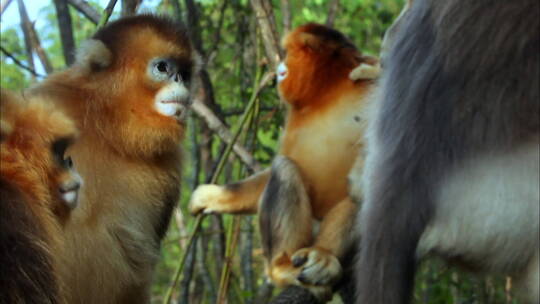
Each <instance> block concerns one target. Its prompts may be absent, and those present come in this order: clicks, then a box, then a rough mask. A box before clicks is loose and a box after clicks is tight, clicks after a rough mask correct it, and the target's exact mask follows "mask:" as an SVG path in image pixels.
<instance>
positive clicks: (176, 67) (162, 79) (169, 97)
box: [147, 58, 191, 121]
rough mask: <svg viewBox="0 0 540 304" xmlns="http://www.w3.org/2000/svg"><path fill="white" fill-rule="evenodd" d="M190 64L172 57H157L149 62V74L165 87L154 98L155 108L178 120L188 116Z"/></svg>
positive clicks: (164, 114) (162, 113)
mask: <svg viewBox="0 0 540 304" xmlns="http://www.w3.org/2000/svg"><path fill="white" fill-rule="evenodd" d="M190 72H191V71H190V67H189V66H182V65H181V63H180V62H178V61H175V60H174V59H171V58H155V59H153V60H151V61H150V62H149V64H148V69H147V74H148V76H149V78H150V79H152V80H153V81H155V82H157V83H163V87H162V88H161V89H160V90H159V91H158V92H157V94H156V96H155V98H154V109H155V110H156V111H157V112H158V113H160V114H161V115H163V116H166V117H172V118H174V119H176V120H178V121H184V119H185V118H186V116H187V115H186V113H187V107H188V106H189V89H188V88H189V80H190V78H191V73H190Z"/></svg>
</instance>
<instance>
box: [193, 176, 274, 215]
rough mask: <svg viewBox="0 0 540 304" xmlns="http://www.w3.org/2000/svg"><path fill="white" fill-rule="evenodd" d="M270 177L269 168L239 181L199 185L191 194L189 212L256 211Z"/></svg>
mask: <svg viewBox="0 0 540 304" xmlns="http://www.w3.org/2000/svg"><path fill="white" fill-rule="evenodd" d="M269 177H270V169H266V170H263V171H261V172H259V173H256V174H254V175H252V176H250V177H248V178H246V179H244V180H242V181H240V182H236V183H232V184H227V185H224V186H220V185H201V186H199V187H197V189H195V191H194V192H193V194H192V195H191V201H190V202H189V209H190V211H191V213H193V214H197V213H201V212H204V213H213V212H216V213H235V214H254V213H257V209H258V202H259V197H260V195H261V193H262V192H263V190H264V187H265V186H266V184H267V182H268V179H269Z"/></svg>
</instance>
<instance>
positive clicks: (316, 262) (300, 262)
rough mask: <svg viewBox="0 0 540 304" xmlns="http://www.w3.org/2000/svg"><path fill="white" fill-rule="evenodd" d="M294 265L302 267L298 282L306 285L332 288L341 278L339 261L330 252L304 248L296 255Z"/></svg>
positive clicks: (293, 257) (293, 258) (293, 260)
mask: <svg viewBox="0 0 540 304" xmlns="http://www.w3.org/2000/svg"><path fill="white" fill-rule="evenodd" d="M292 264H293V266H295V267H301V271H300V274H299V275H298V281H300V282H302V283H304V284H306V285H317V286H320V285H327V286H331V285H333V284H334V283H336V282H337V281H338V280H339V278H340V277H341V273H342V269H341V264H340V263H339V260H338V259H337V258H336V257H335V256H334V255H333V254H331V253H330V252H329V251H327V250H325V249H322V248H318V247H309V248H303V249H300V250H298V251H296V252H295V253H294V255H293V256H292Z"/></svg>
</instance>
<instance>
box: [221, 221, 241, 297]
mask: <svg viewBox="0 0 540 304" xmlns="http://www.w3.org/2000/svg"><path fill="white" fill-rule="evenodd" d="M239 234H240V216H239V215H235V216H234V217H233V220H232V221H231V224H230V227H229V228H228V235H227V251H226V253H225V265H223V270H222V271H221V279H220V281H219V290H218V297H217V302H218V303H226V299H227V289H228V286H229V278H230V274H231V265H232V259H233V255H234V252H235V250H236V246H237V244H238V235H239Z"/></svg>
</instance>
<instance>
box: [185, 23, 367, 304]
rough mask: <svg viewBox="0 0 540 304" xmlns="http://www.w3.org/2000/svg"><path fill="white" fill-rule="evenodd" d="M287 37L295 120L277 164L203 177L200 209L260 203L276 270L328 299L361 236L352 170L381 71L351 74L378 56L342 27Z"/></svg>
mask: <svg viewBox="0 0 540 304" xmlns="http://www.w3.org/2000/svg"><path fill="white" fill-rule="evenodd" d="M283 47H284V48H285V50H286V52H287V56H286V58H285V60H284V62H283V63H281V64H280V65H279V67H278V70H277V81H278V88H279V93H280V95H281V96H282V97H283V99H284V100H285V101H286V102H287V122H286V125H285V129H284V132H283V134H282V136H281V146H280V149H279V153H278V156H276V157H275V159H274V160H273V162H272V166H271V168H268V169H266V170H264V171H262V172H260V173H257V174H255V175H253V176H251V177H249V178H247V179H245V180H243V181H240V182H236V183H232V184H228V185H225V186H220V185H201V186H199V187H198V188H197V189H196V190H195V192H194V193H193V195H192V198H191V202H190V210H191V212H192V213H194V214H197V213H201V212H204V213H212V212H215V213H234V214H253V213H258V215H259V226H260V232H261V239H262V247H263V252H264V257H265V261H266V266H265V272H266V274H267V276H268V277H269V278H270V279H271V281H272V282H274V283H275V284H276V285H277V286H288V285H300V286H303V287H306V288H308V289H309V290H310V291H311V292H312V293H313V294H315V295H316V296H317V297H318V298H319V299H322V300H326V299H328V298H329V297H330V296H331V290H332V285H333V284H334V283H335V282H336V281H337V280H338V279H339V278H340V276H341V273H342V267H341V265H340V259H341V258H342V257H343V255H344V254H345V252H346V251H347V250H348V248H349V247H350V245H351V243H352V242H351V240H352V239H353V234H352V233H351V230H352V229H353V220H354V217H355V216H354V215H355V213H356V204H355V203H353V202H352V201H351V198H350V197H349V196H348V184H347V174H348V172H349V170H350V168H351V166H352V164H353V162H354V160H355V158H356V155H357V154H358V153H359V151H361V149H362V142H361V141H359V139H360V138H361V137H362V136H361V135H362V132H363V128H364V119H365V118H364V113H363V112H364V107H365V106H366V105H367V103H368V100H369V98H370V92H371V90H372V89H373V87H374V80H373V78H375V77H376V76H377V75H376V73H373V70H370V69H368V70H369V73H368V75H367V77H362V75H356V78H357V79H358V80H356V81H353V80H351V79H350V78H349V74H350V73H351V71H352V70H353V69H354V68H356V67H357V66H359V65H360V64H367V65H372V66H375V65H377V60H375V59H373V58H370V57H367V56H363V55H362V54H361V53H360V52H359V51H358V49H357V48H356V47H355V46H354V45H353V44H352V43H351V42H350V40H349V39H347V38H346V37H345V36H344V35H343V34H342V33H340V32H338V31H336V30H334V29H331V28H328V27H326V26H323V25H318V24H313V23H312V24H307V25H304V26H300V27H298V28H297V29H296V30H294V31H293V32H291V33H290V34H288V35H286V36H285V37H284V39H283Z"/></svg>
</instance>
